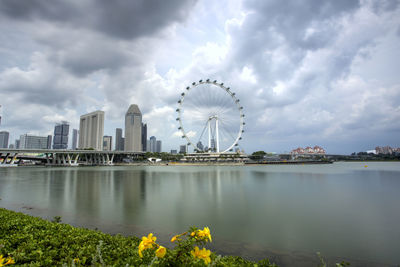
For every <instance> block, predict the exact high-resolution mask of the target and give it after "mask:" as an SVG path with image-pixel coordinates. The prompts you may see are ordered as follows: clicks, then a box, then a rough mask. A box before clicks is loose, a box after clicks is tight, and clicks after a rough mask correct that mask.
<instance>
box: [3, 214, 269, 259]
mask: <svg viewBox="0 0 400 267" xmlns="http://www.w3.org/2000/svg"><path fill="white" fill-rule="evenodd" d="M139 243H140V239H139V238H137V237H133V236H130V237H125V236H121V235H109V234H105V233H102V232H99V231H95V230H89V229H84V228H77V227H73V226H71V225H68V224H62V223H58V222H50V221H47V220H44V219H41V218H37V217H32V216H29V215H25V214H22V213H18V212H14V211H9V210H6V209H2V208H0V255H3V256H4V257H12V258H13V259H14V260H15V265H17V266H18V265H22V266H61V265H65V266H72V265H75V266H93V265H94V266H126V265H129V266H140V265H143V266H148V263H147V262H145V259H144V258H143V259H142V258H140V257H139V255H138V245H139ZM174 253H175V254H174ZM174 255H176V252H174V251H173V250H168V252H167V255H166V256H165V258H163V259H158V258H155V260H153V261H152V262H153V264H154V265H160V266H179V265H181V264H179V263H177V262H176V261H174V258H173V256H174ZM151 257H154V256H151ZM188 257H190V256H188ZM211 258H212V260H213V262H212V263H211V265H212V266H276V265H274V264H270V263H269V261H268V260H263V261H260V262H258V263H255V262H251V261H247V260H244V259H243V258H240V257H233V256H225V257H221V256H217V255H215V254H214V253H213V254H212V257H211ZM74 259H75V263H74ZM78 259H79V261H78ZM188 260H189V262H190V265H199V266H200V265H202V261H195V260H193V261H192V259H191V258H190V259H188Z"/></svg>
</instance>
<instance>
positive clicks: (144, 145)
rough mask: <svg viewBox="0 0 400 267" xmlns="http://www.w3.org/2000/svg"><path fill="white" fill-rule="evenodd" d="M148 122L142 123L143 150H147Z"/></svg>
mask: <svg viewBox="0 0 400 267" xmlns="http://www.w3.org/2000/svg"><path fill="white" fill-rule="evenodd" d="M146 145H147V124H146V123H142V151H143V152H146V151H147V147H146Z"/></svg>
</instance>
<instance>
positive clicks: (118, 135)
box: [115, 128, 124, 151]
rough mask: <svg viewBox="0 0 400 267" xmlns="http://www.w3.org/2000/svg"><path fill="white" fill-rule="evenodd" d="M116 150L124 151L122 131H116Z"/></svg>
mask: <svg viewBox="0 0 400 267" xmlns="http://www.w3.org/2000/svg"><path fill="white" fill-rule="evenodd" d="M115 150H116V151H123V150H124V138H122V129H121V128H116V129H115Z"/></svg>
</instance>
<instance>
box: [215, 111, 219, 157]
mask: <svg viewBox="0 0 400 267" xmlns="http://www.w3.org/2000/svg"><path fill="white" fill-rule="evenodd" d="M215 134H216V139H217V140H215V142H216V145H217V153H219V136H218V117H215Z"/></svg>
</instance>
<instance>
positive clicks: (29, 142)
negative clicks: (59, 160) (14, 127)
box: [19, 134, 48, 149]
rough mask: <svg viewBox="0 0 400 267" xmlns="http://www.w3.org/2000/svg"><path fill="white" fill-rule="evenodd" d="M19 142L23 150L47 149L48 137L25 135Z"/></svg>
mask: <svg viewBox="0 0 400 267" xmlns="http://www.w3.org/2000/svg"><path fill="white" fill-rule="evenodd" d="M19 140H20V146H19V148H21V149H47V141H48V137H47V136H35V135H29V134H24V135H21V136H20V138H19Z"/></svg>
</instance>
